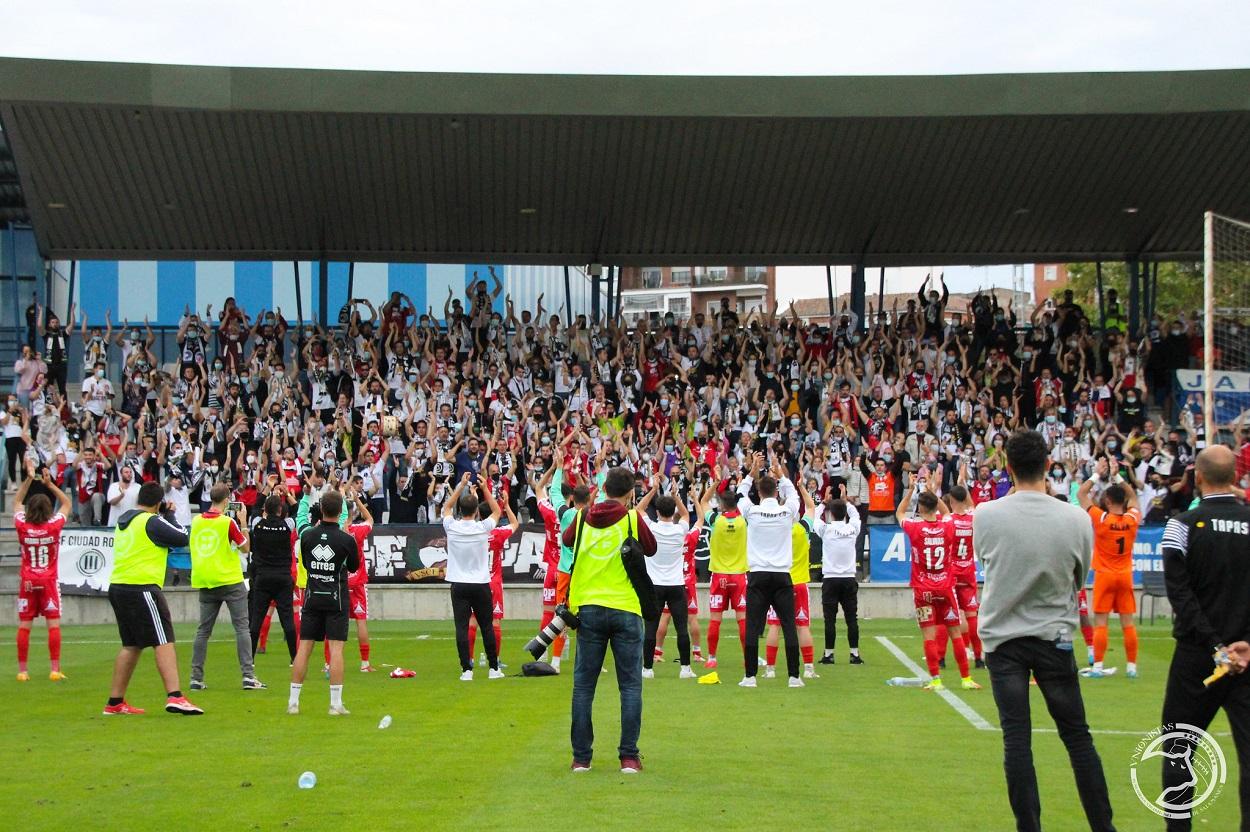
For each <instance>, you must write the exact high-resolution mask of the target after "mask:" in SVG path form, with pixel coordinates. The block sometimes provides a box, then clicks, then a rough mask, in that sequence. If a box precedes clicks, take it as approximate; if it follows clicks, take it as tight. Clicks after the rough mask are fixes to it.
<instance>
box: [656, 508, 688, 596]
mask: <svg viewBox="0 0 1250 832" xmlns="http://www.w3.org/2000/svg"><path fill="white" fill-rule="evenodd" d="M647 526H648V527H649V528H650V529H651V534H653V535H655V555H654V556H653V557H649V558H647V559H646V563H647V574H648V575H650V576H651V583H653V584H655V585H656V586H683V585H684V584H685V583H686V578H685V575H684V574H683V573H682V562H683V560H684V556H685V554H686V535H687V534H689V532H690V525H689V524H688V523H686V522H685V521H684V520H678V521H677V522H676V523H670V522H666V521H664V520H660V521H658V522H656V523H651V522H648V523H647Z"/></svg>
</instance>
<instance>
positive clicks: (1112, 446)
mask: <svg viewBox="0 0 1250 832" xmlns="http://www.w3.org/2000/svg"><path fill="white" fill-rule="evenodd" d="M1118 447H1120V443H1119V442H1116V441H1115V440H1114V439H1113V440H1111V441H1110V442H1108V443H1107V449H1108V450H1111V451H1114V450H1115V449H1116V448H1118Z"/></svg>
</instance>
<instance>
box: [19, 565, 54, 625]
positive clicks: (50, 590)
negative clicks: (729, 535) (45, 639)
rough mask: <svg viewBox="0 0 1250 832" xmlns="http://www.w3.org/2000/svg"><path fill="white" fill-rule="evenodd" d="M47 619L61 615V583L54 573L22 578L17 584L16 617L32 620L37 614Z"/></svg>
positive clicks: (21, 619)
mask: <svg viewBox="0 0 1250 832" xmlns="http://www.w3.org/2000/svg"><path fill="white" fill-rule="evenodd" d="M41 615H42V616H43V617H44V618H47V619H49V620H56V619H58V618H60V617H61V585H60V584H58V583H57V579H56V575H44V576H33V577H30V578H22V579H21V580H19V581H18V584H17V619H18V620H19V621H34V620H35V619H36V618H38V617H39V616H41Z"/></svg>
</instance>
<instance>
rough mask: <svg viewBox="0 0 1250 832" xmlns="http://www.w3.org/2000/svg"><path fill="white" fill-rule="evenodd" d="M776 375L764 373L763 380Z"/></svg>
mask: <svg viewBox="0 0 1250 832" xmlns="http://www.w3.org/2000/svg"><path fill="white" fill-rule="evenodd" d="M775 375H776V373H764V376H765V378H773V377H774V376H775Z"/></svg>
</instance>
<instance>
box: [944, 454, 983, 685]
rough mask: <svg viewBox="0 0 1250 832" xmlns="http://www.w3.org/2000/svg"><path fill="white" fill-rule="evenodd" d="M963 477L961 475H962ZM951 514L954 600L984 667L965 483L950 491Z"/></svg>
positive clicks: (966, 639)
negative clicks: (978, 625)
mask: <svg viewBox="0 0 1250 832" xmlns="http://www.w3.org/2000/svg"><path fill="white" fill-rule="evenodd" d="M961 479H962V477H961ZM946 496H947V498H948V499H949V500H950V508H951V513H950V515H949V516H948V517H947V520H948V522H949V523H950V524H951V525H952V526H953V527H954V535H955V543H954V549H953V554H952V555H951V560H952V562H951V569H952V571H953V572H954V573H955V602H956V603H957V604H958V605H959V618H960V622H959V623H960V629H961V631H962V632H963V637H964V644H965V645H966V646H968V647H971V648H972V656H973V659H974V660H975V661H976V667H977V668H984V667H985V659H984V658H983V657H982V655H981V637H980V636H978V635H977V609H978V608H979V607H980V605H979V603H978V602H977V561H976V556H975V553H974V552H973V549H972V509H973V503H972V498H971V496H970V495H969V494H968V489H967V488H965V487H964V486H963V484H962V483H961V484H959V485H955V486H953V487H952V488H951V490H950V491H949V492H948V493H947V495H946ZM937 636H938V664H939V666H940V665H941V663H942V662H943V661H944V660H945V659H946V645H947V640H946V634H945V632H943V631H940V630H939V631H938V634H937Z"/></svg>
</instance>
